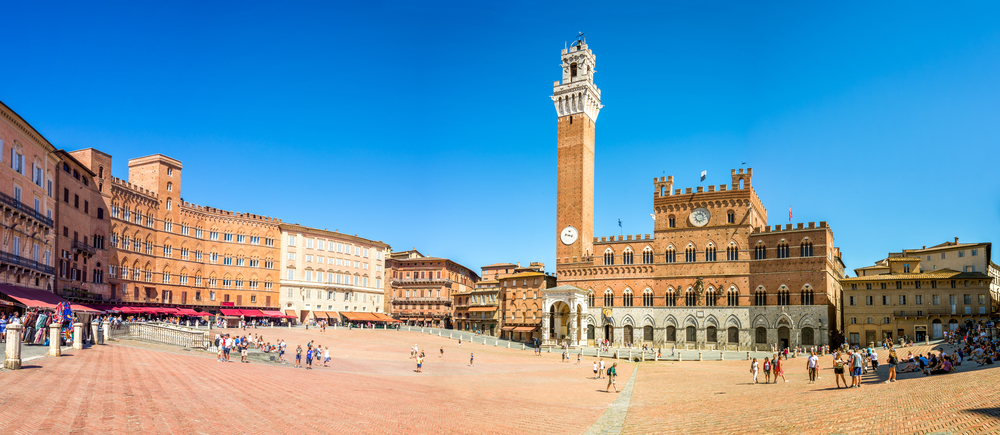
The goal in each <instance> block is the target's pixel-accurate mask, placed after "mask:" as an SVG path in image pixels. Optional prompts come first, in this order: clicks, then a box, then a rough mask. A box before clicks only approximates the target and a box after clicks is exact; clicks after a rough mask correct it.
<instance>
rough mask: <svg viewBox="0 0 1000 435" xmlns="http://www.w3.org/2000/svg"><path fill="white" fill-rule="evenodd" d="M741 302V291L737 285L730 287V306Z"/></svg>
mask: <svg viewBox="0 0 1000 435" xmlns="http://www.w3.org/2000/svg"><path fill="white" fill-rule="evenodd" d="M739 304H740V292H739V291H738V290H736V287H730V288H729V293H727V294H726V305H729V306H730V307H735V306H738V305H739Z"/></svg>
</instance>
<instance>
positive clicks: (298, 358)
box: [295, 344, 302, 368]
mask: <svg viewBox="0 0 1000 435" xmlns="http://www.w3.org/2000/svg"><path fill="white" fill-rule="evenodd" d="M300 367H302V345H301V344H300V345H299V347H298V348H297V349H295V368H300Z"/></svg>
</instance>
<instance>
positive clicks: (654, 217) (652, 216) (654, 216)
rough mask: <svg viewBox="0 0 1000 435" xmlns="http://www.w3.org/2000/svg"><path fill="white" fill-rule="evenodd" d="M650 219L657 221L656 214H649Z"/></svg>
mask: <svg viewBox="0 0 1000 435" xmlns="http://www.w3.org/2000/svg"><path fill="white" fill-rule="evenodd" d="M649 217H651V218H653V220H654V221H655V220H656V215H655V214H653V213H650V214H649Z"/></svg>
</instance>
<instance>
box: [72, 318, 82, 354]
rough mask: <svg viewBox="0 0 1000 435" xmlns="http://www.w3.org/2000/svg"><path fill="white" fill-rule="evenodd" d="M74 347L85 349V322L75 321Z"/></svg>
mask: <svg viewBox="0 0 1000 435" xmlns="http://www.w3.org/2000/svg"><path fill="white" fill-rule="evenodd" d="M73 349H83V322H75V323H73Z"/></svg>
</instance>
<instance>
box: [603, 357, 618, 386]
mask: <svg viewBox="0 0 1000 435" xmlns="http://www.w3.org/2000/svg"><path fill="white" fill-rule="evenodd" d="M616 367H618V363H614V364H612V365H611V368H609V369H608V386H607V387H605V388H604V392H606V393H610V392H611V387H615V392H616V393H617V392H618V384H615V378H616V377H617V376H618V372H617V371H616V370H615V368H616Z"/></svg>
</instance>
